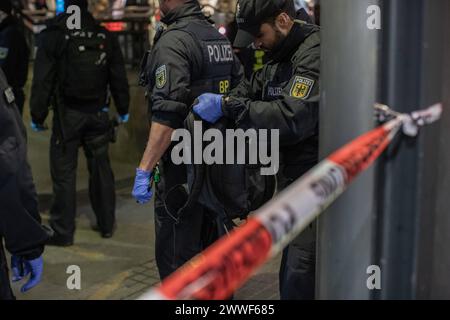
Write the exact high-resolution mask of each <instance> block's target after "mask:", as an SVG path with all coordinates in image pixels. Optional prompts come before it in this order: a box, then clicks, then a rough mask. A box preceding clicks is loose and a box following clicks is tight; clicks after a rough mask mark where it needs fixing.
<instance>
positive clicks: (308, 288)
mask: <svg viewBox="0 0 450 320" xmlns="http://www.w3.org/2000/svg"><path fill="white" fill-rule="evenodd" d="M315 269H316V223H313V224H311V225H310V226H309V227H307V228H306V229H305V230H304V231H303V232H302V233H301V234H300V235H299V236H298V237H297V238H295V239H294V240H293V241H292V242H291V243H290V244H289V245H288V246H287V247H286V248H285V249H284V250H283V256H282V258H281V266H280V273H279V280H280V298H281V300H314V297H315V275H316V273H315Z"/></svg>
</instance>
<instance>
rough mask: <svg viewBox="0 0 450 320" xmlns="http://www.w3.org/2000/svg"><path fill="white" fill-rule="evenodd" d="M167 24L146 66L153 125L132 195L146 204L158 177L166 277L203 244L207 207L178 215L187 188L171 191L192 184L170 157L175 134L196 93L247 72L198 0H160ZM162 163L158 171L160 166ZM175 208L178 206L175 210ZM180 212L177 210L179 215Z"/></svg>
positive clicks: (221, 87)
mask: <svg viewBox="0 0 450 320" xmlns="http://www.w3.org/2000/svg"><path fill="white" fill-rule="evenodd" d="M160 9H161V12H162V13H163V15H164V17H163V19H162V22H163V23H165V24H166V25H167V26H168V27H167V29H166V30H165V31H163V32H161V31H160V32H158V33H157V36H156V37H155V45H154V47H153V49H152V51H151V53H150V56H149V57H148V61H147V63H146V64H145V65H146V71H145V72H144V73H145V74H146V75H147V80H148V93H149V111H150V112H149V114H150V115H151V117H150V121H151V130H150V135H149V140H148V144H147V148H146V151H145V153H144V155H143V158H142V161H141V163H140V166H139V168H138V169H137V171H136V181H135V185H134V189H133V196H134V197H135V198H136V200H137V201H138V202H139V203H141V204H143V203H146V202H148V201H150V199H151V197H152V194H153V192H152V190H151V183H152V180H154V179H156V180H159V179H158V177H160V181H158V182H157V183H156V201H155V228H156V244H155V246H156V262H157V265H158V269H159V273H160V276H161V278H162V279H163V278H165V277H167V276H168V275H169V274H171V273H172V272H173V271H175V270H176V269H177V268H179V267H180V266H181V265H183V264H184V263H185V262H186V261H188V260H189V259H190V258H192V257H193V256H194V255H196V254H197V253H199V252H200V251H201V250H202V249H203V244H202V239H201V233H202V224H203V217H204V215H203V211H202V208H199V207H198V206H194V207H191V208H190V209H189V210H186V211H184V212H183V214H182V216H181V217H179V216H175V215H176V214H177V210H176V209H177V208H179V207H180V206H182V204H183V201H184V200H185V199H184V197H183V193H179V192H171V191H173V190H174V188H175V189H176V187H177V186H179V185H183V184H185V183H187V177H186V166H185V165H175V164H174V163H173V162H172V160H171V151H172V148H173V146H174V144H172V143H171V135H172V133H173V132H174V130H176V129H179V128H183V121H184V119H185V118H186V116H187V115H188V114H189V112H190V107H191V105H192V103H193V102H194V100H195V98H196V97H198V96H199V95H200V94H202V93H204V92H216V93H226V92H228V90H230V89H231V88H232V87H234V86H235V85H236V84H237V83H238V82H239V81H240V79H241V77H242V71H241V69H242V68H241V65H240V63H239V61H238V60H237V59H236V58H235V56H234V54H233V50H232V47H231V44H230V42H229V41H228V40H227V39H226V38H225V37H224V36H222V35H221V34H220V33H219V32H218V31H217V30H216V29H215V28H214V27H213V26H212V25H211V23H210V22H209V21H208V20H207V19H206V18H205V16H204V15H203V13H202V11H201V9H200V6H199V4H198V1H196V0H175V1H174V0H171V1H169V0H160ZM158 162H159V166H158V169H157V170H159V173H158V172H156V169H155V167H156V165H157V163H158ZM174 208H175V210H174ZM174 213H175V215H174Z"/></svg>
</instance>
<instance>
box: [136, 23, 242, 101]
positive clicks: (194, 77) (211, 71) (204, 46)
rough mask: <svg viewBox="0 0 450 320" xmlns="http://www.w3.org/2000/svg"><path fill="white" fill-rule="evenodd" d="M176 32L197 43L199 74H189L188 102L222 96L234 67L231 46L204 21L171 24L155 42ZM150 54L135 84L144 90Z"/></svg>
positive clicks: (227, 87)
mask: <svg viewBox="0 0 450 320" xmlns="http://www.w3.org/2000/svg"><path fill="white" fill-rule="evenodd" d="M174 30H179V31H183V32H186V33H188V34H189V35H190V36H191V37H192V38H193V39H194V41H195V42H196V43H197V45H198V46H199V48H200V49H201V52H202V61H203V63H202V68H201V70H192V74H191V84H190V86H189V90H190V96H189V97H188V100H189V101H184V102H185V103H186V104H187V105H192V104H193V102H194V100H195V99H196V98H197V97H198V96H200V95H202V94H203V93H217V94H226V93H228V91H229V90H230V89H231V73H232V69H233V64H234V54H233V48H232V46H231V43H230V42H229V41H228V39H227V38H226V37H225V36H223V35H221V34H220V33H218V31H217V30H216V29H215V28H214V27H213V26H212V25H211V24H210V23H209V22H208V21H207V20H203V19H202V20H201V19H198V20H186V21H181V22H177V23H174V24H173V25H171V26H169V28H168V29H167V30H165V31H164V32H162V33H161V34H159V35H158V36H156V37H155V45H156V43H157V41H158V40H159V39H160V38H161V37H163V36H164V35H166V33H168V32H171V31H174ZM149 55H151V52H147V54H146V55H145V57H144V59H143V61H142V64H141V74H140V81H139V84H140V85H141V86H143V87H145V86H146V85H147V84H148V82H149V81H148V70H147V60H148V58H149Z"/></svg>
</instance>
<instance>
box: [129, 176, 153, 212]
mask: <svg viewBox="0 0 450 320" xmlns="http://www.w3.org/2000/svg"><path fill="white" fill-rule="evenodd" d="M132 195H133V197H134V198H135V199H136V201H137V203H139V204H145V203H147V202H149V201H150V200H151V199H152V196H153V192H152V172H151V171H144V170H141V169H139V168H138V169H136V178H135V180H134V187H133V192H132Z"/></svg>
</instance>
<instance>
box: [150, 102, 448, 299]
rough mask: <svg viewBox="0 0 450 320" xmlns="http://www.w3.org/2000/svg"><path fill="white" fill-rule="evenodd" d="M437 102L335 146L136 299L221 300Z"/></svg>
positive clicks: (425, 118) (431, 118)
mask: <svg viewBox="0 0 450 320" xmlns="http://www.w3.org/2000/svg"><path fill="white" fill-rule="evenodd" d="M441 112H442V106H441V105H435V106H432V107H430V108H429V109H427V110H424V111H420V112H415V113H414V114H413V117H411V116H409V115H400V116H398V117H397V118H394V119H393V120H391V121H389V122H388V123H386V124H384V125H382V126H380V127H378V128H376V129H374V130H372V131H370V132H368V133H366V134H364V135H362V136H360V137H359V138H357V139H355V140H353V141H352V142H350V143H348V144H347V145H345V146H344V147H342V148H340V149H339V150H337V151H336V152H334V153H333V154H331V155H330V156H329V157H328V158H327V159H325V160H323V161H322V162H320V163H319V164H318V165H317V166H315V167H314V168H312V169H311V170H310V171H308V172H307V173H306V174H305V175H304V176H303V177H302V178H300V179H299V180H297V181H296V182H294V183H293V184H292V185H291V186H290V187H289V188H287V189H286V190H284V191H283V192H282V193H280V195H279V196H277V198H276V199H274V200H272V201H270V202H269V203H267V204H266V205H265V206H263V207H262V208H260V209H259V210H257V211H256V212H255V214H254V216H253V217H252V218H250V219H249V220H248V221H247V223H245V224H244V225H243V226H242V227H239V228H237V229H235V230H233V231H232V232H231V233H230V235H229V236H226V237H223V238H221V239H219V240H218V241H217V242H216V243H214V244H213V245H212V246H211V247H209V248H208V249H206V250H205V251H204V252H202V253H201V254H199V255H197V256H196V257H195V258H194V259H192V260H191V261H189V262H188V263H186V264H185V265H184V266H183V267H182V268H180V269H179V270H177V271H176V272H175V273H173V274H172V275H171V276H169V277H168V278H167V279H165V280H164V281H163V282H162V284H161V285H160V286H159V287H157V288H155V289H153V290H151V291H149V292H148V293H147V294H145V295H143V296H142V297H141V299H158V300H160V299H171V300H172V299H177V300H183V299H200V300H207V299H209V300H218V299H227V298H228V297H229V296H231V295H232V294H233V292H234V291H235V290H236V289H237V288H238V287H240V286H241V285H242V284H243V283H244V282H245V281H246V280H247V279H248V278H249V277H250V276H251V275H252V274H253V273H254V272H255V271H256V270H257V269H258V267H259V266H261V265H262V264H263V263H264V262H266V260H267V259H268V258H270V257H271V256H274V255H276V254H278V253H279V252H280V251H281V250H282V249H283V248H284V247H285V246H287V244H289V242H290V241H292V240H293V239H294V238H295V237H296V236H298V235H299V234H300V233H301V232H302V231H303V230H304V229H305V228H306V227H307V226H308V225H309V224H310V223H311V222H313V221H314V220H315V219H316V218H317V217H318V216H319V214H320V213H321V212H323V211H324V210H325V209H326V208H327V207H328V206H329V205H330V204H331V203H332V202H333V201H334V200H335V199H336V198H337V197H338V196H339V195H340V194H342V193H343V192H344V191H345V189H346V188H347V187H348V185H349V184H350V183H351V182H352V181H353V180H354V179H355V178H356V177H357V176H358V175H359V174H360V173H362V172H363V171H365V170H366V169H367V168H368V167H369V166H370V165H371V164H372V163H373V162H374V161H375V160H376V159H377V158H378V157H379V156H380V155H381V154H382V153H383V151H384V150H385V149H386V148H387V147H388V145H389V144H390V142H391V141H392V140H393V139H394V137H395V136H396V134H397V133H398V132H399V130H400V129H401V128H402V126H404V125H405V123H408V124H409V125H410V124H411V121H412V119H413V118H414V117H415V118H416V119H414V121H415V123H416V124H417V125H418V126H422V125H425V124H430V123H433V122H435V121H436V120H438V119H439V118H440V115H441Z"/></svg>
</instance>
